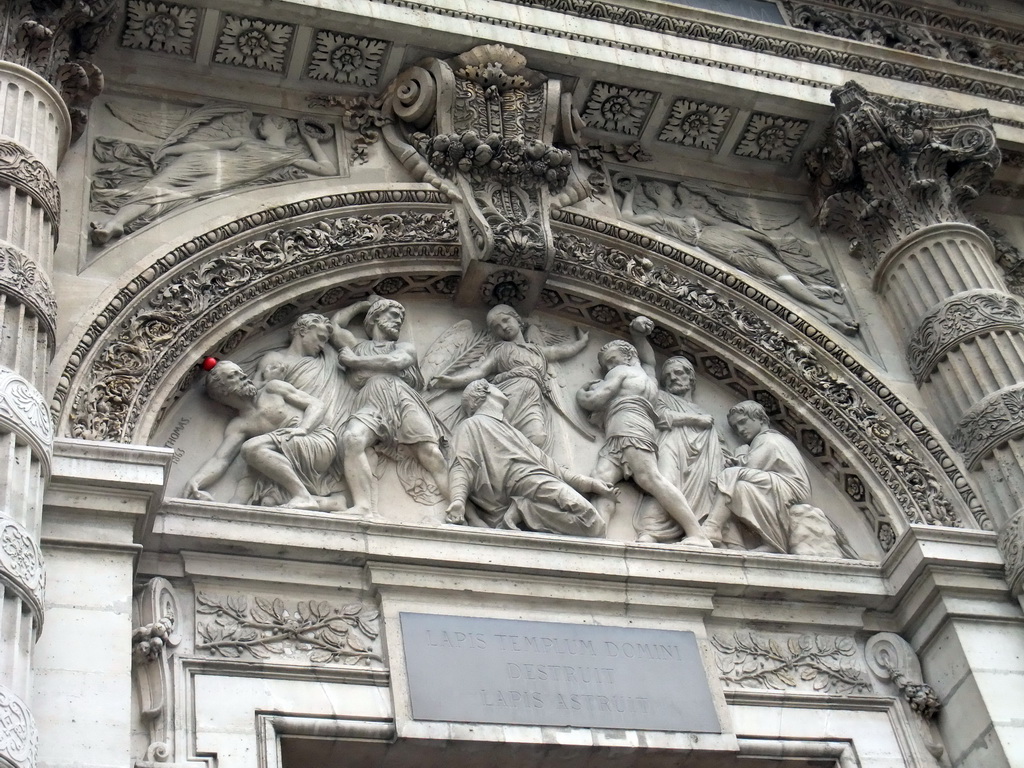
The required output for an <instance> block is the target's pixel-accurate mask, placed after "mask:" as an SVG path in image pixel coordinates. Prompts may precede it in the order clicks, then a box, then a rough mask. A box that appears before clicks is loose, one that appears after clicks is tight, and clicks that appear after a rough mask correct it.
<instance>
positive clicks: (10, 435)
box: [0, 0, 113, 768]
mask: <svg viewBox="0 0 1024 768" xmlns="http://www.w3.org/2000/svg"><path fill="white" fill-rule="evenodd" d="M112 8H113V3H112V2H109V1H108V0H102V1H98V0H36V1H35V2H31V1H30V0H11V1H9V2H7V3H3V4H2V6H0V56H2V58H0V319H2V329H0V597H2V603H0V766H2V767H4V768H6V767H8V766H14V767H15V768H30V766H32V765H34V763H35V754H36V742H37V738H36V729H35V725H34V721H33V717H32V713H31V709H30V701H29V698H30V697H29V692H30V691H31V684H32V680H31V673H32V652H33V646H34V645H35V641H36V639H37V637H38V636H39V633H40V631H41V630H42V626H43V589H44V584H45V571H44V567H43V559H42V555H41V553H40V549H39V536H40V525H41V516H42V498H43V490H44V486H45V481H46V478H47V476H48V475H49V471H50V461H51V456H52V451H53V425H52V422H51V419H50V414H49V408H48V406H47V401H46V398H45V397H44V395H43V393H44V392H46V391H47V386H46V370H47V365H48V364H49V361H50V358H51V357H52V355H53V351H54V329H55V325H56V319H57V317H56V315H57V304H56V301H55V297H54V293H53V289H52V287H51V284H50V273H51V270H52V265H53V254H54V250H55V248H56V245H57V236H58V232H59V229H60V192H59V189H58V186H57V178H56V172H57V165H58V163H59V162H60V159H61V157H62V155H63V154H64V151H65V150H66V149H67V147H68V143H69V142H70V141H71V139H72V136H73V135H74V134H75V133H76V132H80V130H81V128H82V126H83V125H84V119H85V112H84V107H85V106H87V104H88V100H89V99H90V98H91V97H92V96H94V95H95V94H96V93H97V92H98V90H99V85H100V84H101V83H102V79H101V77H100V75H99V72H98V70H96V68H95V67H93V66H92V65H91V64H89V62H88V61H86V60H85V59H84V58H83V56H84V54H85V53H87V50H86V49H87V48H88V47H89V46H90V45H94V44H95V42H96V41H97V40H98V35H99V34H100V33H101V32H102V31H103V30H104V28H105V25H106V23H107V22H108V21H109V19H110V17H111V13H110V12H111V10H112ZM51 82H52V83H59V84H60V90H58V89H57V88H56V87H54V85H52V84H51Z"/></svg>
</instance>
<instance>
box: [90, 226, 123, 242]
mask: <svg viewBox="0 0 1024 768" xmlns="http://www.w3.org/2000/svg"><path fill="white" fill-rule="evenodd" d="M89 228H90V232H89V239H90V240H92V244H93V245H106V244H107V243H109V242H110V241H111V240H116V239H117V238H119V237H121V235H123V234H124V227H121V226H118V225H117V224H113V225H112V224H110V223H109V222H108V223H107V224H106V225H101V224H97V223H96V222H93V223H92V224H90V225H89Z"/></svg>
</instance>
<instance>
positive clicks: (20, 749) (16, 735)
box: [0, 685, 39, 768]
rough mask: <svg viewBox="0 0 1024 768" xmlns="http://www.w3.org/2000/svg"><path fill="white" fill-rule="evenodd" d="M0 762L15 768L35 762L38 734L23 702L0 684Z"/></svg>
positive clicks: (29, 767)
mask: <svg viewBox="0 0 1024 768" xmlns="http://www.w3.org/2000/svg"><path fill="white" fill-rule="evenodd" d="M0 725H2V726H3V727H0V762H2V763H5V764H8V765H12V766H15V767H16V768H32V766H34V765H35V764H36V747H37V745H38V743H39V734H38V732H37V731H36V723H35V720H33V719H32V713H31V712H30V711H29V708H28V707H26V706H25V703H24V702H23V701H22V700H21V699H19V698H18V697H17V696H15V695H14V694H13V693H11V692H10V691H9V690H8V689H6V688H4V687H3V686H2V685H0Z"/></svg>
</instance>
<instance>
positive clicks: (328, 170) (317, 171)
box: [292, 133, 337, 176]
mask: <svg viewBox="0 0 1024 768" xmlns="http://www.w3.org/2000/svg"><path fill="white" fill-rule="evenodd" d="M302 138H304V139H305V140H306V146H307V147H309V153H310V154H311V155H313V159H312V160H296V161H295V162H294V163H292V165H294V166H295V167H296V168H298V169H299V170H302V171H306V173H312V174H313V175H314V176H330V175H332V174H334V173H337V169H336V168H335V167H334V163H333V162H331V160H330V158H328V157H327V153H326V152H324V148H323V147H322V146H320V142H319V141H317V140H316V139H314V138H313V137H312V136H307V135H306V134H304V133H303V134H302Z"/></svg>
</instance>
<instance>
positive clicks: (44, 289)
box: [0, 243, 57, 345]
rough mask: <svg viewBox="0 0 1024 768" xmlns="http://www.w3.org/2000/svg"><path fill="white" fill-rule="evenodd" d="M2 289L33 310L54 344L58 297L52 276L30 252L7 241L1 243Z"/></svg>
mask: <svg viewBox="0 0 1024 768" xmlns="http://www.w3.org/2000/svg"><path fill="white" fill-rule="evenodd" d="M0 291H3V292H4V293H6V294H7V295H9V296H11V297H13V298H14V299H15V300H17V301H20V302H21V303H22V304H24V305H25V306H27V307H28V308H29V309H30V310H31V311H32V314H33V315H35V316H36V318H37V319H38V320H39V322H40V324H41V325H42V327H43V330H44V331H45V332H46V336H47V338H48V340H49V342H50V344H51V345H53V344H54V342H55V337H56V326H57V298H56V296H55V295H54V293H53V287H52V286H51V285H50V280H49V278H47V276H46V274H45V273H44V272H43V271H42V270H41V269H39V266H38V265H37V264H36V263H35V261H34V260H33V259H32V257H31V256H29V255H28V254H27V253H25V252H24V251H22V250H21V249H19V248H15V247H14V246H13V245H8V244H6V243H0Z"/></svg>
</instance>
